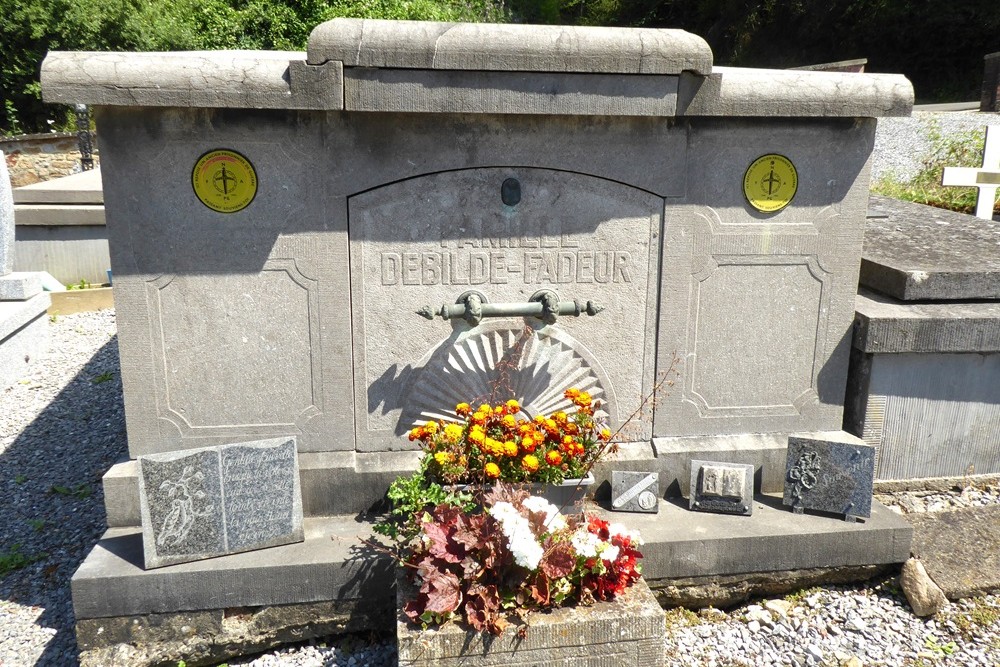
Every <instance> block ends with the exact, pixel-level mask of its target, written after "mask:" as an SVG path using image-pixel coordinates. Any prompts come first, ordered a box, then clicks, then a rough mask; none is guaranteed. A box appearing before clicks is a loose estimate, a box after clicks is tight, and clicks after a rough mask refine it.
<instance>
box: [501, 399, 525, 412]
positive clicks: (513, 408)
mask: <svg viewBox="0 0 1000 667" xmlns="http://www.w3.org/2000/svg"><path fill="white" fill-rule="evenodd" d="M504 405H505V406H506V407H507V413H508V414H514V413H515V412H517V411H518V410H520V409H521V404H520V403H518V402H517V401H516V400H515V399H513V398H512V399H510V400H509V401H507V402H506V403H505V404H504Z"/></svg>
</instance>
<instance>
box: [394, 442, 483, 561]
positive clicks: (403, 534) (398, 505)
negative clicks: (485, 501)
mask: <svg viewBox="0 0 1000 667" xmlns="http://www.w3.org/2000/svg"><path fill="white" fill-rule="evenodd" d="M429 458H430V457H424V458H423V459H422V460H421V464H420V467H419V468H418V469H417V471H416V472H414V473H413V474H412V475H410V476H409V477H398V478H396V480H395V481H393V483H392V484H391V485H390V486H389V491H388V493H387V494H386V496H387V497H388V498H389V500H390V502H391V503H392V509H391V510H390V512H389V515H388V516H387V517H386V518H385V519H384V520H382V521H380V522H379V523H377V524H375V526H374V530H375V532H376V533H379V534H380V535H385V536H386V537H389V538H392V539H393V540H395V541H397V542H407V541H409V540H410V539H412V538H413V536H414V535H416V534H417V533H418V532H419V531H420V519H421V518H422V516H423V513H424V511H426V510H428V509H431V508H433V507H436V506H437V505H440V504H442V503H446V504H449V505H454V506H456V507H460V508H462V509H463V510H465V511H471V510H472V509H473V508H474V507H475V504H474V502H473V499H472V494H470V493H467V492H465V491H459V490H456V489H446V488H444V487H443V486H441V485H440V484H436V483H434V482H431V481H428V479H427V461H428V459H429Z"/></svg>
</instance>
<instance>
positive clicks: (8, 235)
mask: <svg viewBox="0 0 1000 667" xmlns="http://www.w3.org/2000/svg"><path fill="white" fill-rule="evenodd" d="M13 271H14V193H13V192H12V191H11V188H10V175H9V174H8V173H7V159H6V157H4V154H3V152H2V151H0V276H5V275H7V274H8V273H11V272H13Z"/></svg>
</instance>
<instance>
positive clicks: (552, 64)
mask: <svg viewBox="0 0 1000 667" xmlns="http://www.w3.org/2000/svg"><path fill="white" fill-rule="evenodd" d="M308 54H309V56H308V62H309V63H310V64H312V65H321V64H323V63H326V62H329V61H339V62H342V63H343V64H344V67H384V68H415V69H438V70H481V71H487V72H490V71H492V72H546V73H548V72H595V73H596V72H600V73H607V74H679V73H681V72H683V71H692V72H695V73H697V74H708V73H709V72H711V71H712V50H711V49H710V48H709V46H708V43H707V42H705V40H703V39H702V38H701V37H698V36H697V35H692V34H691V33H689V32H685V31H684V30H657V29H650V28H603V27H590V26H588V27H584V26H554V25H518V24H509V23H439V22H433V21H382V20H372V19H349V18H339V19H333V20H332V21H327V22H326V23H321V24H320V25H318V26H316V27H315V28H313V31H312V33H311V34H310V35H309V46H308Z"/></svg>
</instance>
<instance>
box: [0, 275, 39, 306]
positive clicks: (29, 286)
mask: <svg viewBox="0 0 1000 667" xmlns="http://www.w3.org/2000/svg"><path fill="white" fill-rule="evenodd" d="M41 291H42V280H41V277H40V276H39V275H38V274H37V273H24V272H19V273H8V274H7V275H5V276H0V301H26V300H28V299H30V298H31V297H33V296H35V295H36V294H38V293H39V292H41Z"/></svg>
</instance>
